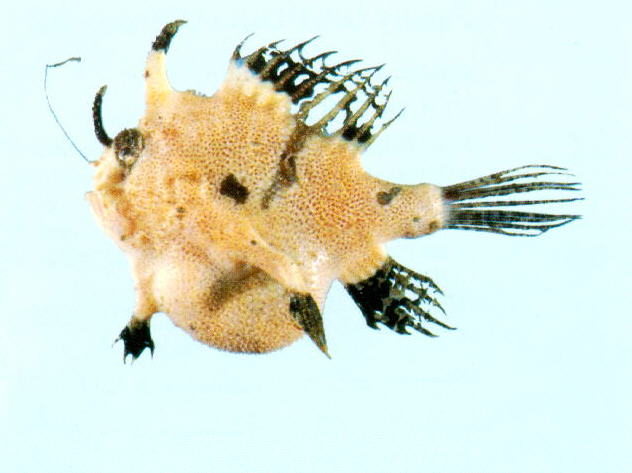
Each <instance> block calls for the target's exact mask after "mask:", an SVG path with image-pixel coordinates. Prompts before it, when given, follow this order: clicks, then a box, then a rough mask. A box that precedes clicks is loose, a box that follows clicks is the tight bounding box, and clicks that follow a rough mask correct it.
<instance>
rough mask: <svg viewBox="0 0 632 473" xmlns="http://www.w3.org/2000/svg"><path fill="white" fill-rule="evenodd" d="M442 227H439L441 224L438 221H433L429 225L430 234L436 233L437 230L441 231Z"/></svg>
mask: <svg viewBox="0 0 632 473" xmlns="http://www.w3.org/2000/svg"><path fill="white" fill-rule="evenodd" d="M440 226H441V225H439V222H438V221H437V220H433V221H432V222H430V223H429V224H428V232H429V233H432V232H436V231H437V230H439V227H440Z"/></svg>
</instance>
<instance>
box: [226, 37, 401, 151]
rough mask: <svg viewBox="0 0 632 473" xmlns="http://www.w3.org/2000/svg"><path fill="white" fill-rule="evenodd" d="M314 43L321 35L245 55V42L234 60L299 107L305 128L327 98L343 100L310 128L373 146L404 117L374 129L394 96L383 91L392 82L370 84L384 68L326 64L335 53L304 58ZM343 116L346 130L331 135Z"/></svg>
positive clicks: (343, 124) (237, 50)
mask: <svg viewBox="0 0 632 473" xmlns="http://www.w3.org/2000/svg"><path fill="white" fill-rule="evenodd" d="M316 38H317V36H316V37H313V38H311V39H309V40H307V41H304V42H302V43H299V44H297V45H295V46H293V47H291V48H289V49H285V50H282V49H279V48H277V46H278V44H279V43H280V42H281V41H275V42H272V43H270V44H268V45H266V46H263V47H261V48H259V49H257V50H255V51H254V52H252V53H250V54H248V55H245V56H242V55H241V48H242V45H243V43H244V41H245V40H244V41H242V42H241V43H239V45H238V46H237V47H236V48H235V51H234V52H233V55H232V59H233V61H235V62H236V63H237V64H239V65H241V66H244V67H247V68H248V69H249V70H250V71H251V72H252V73H253V74H256V75H257V76H259V78H260V79H261V80H263V81H267V82H271V83H272V84H274V88H275V90H276V91H278V92H285V93H287V94H288V95H289V96H290V98H291V100H292V103H294V104H295V105H299V110H298V113H297V114H296V118H297V119H298V120H301V121H302V122H304V123H306V122H307V120H308V119H311V118H313V117H312V115H313V114H314V113H315V111H314V109H315V108H316V107H317V106H318V105H319V104H320V103H322V102H323V101H324V100H325V99H326V98H328V97H332V96H337V97H340V98H339V99H338V101H337V102H336V103H335V105H333V106H332V107H331V108H330V109H329V110H328V111H327V112H325V113H324V114H323V115H322V116H321V117H320V118H318V119H317V120H315V121H314V123H313V124H312V125H309V126H310V127H311V128H312V129H314V130H315V131H318V132H321V133H323V134H326V135H332V136H340V137H342V138H344V139H346V140H347V141H355V142H356V143H358V144H362V145H364V146H365V147H366V146H369V145H370V144H371V143H372V142H373V141H375V138H377V136H378V135H379V134H380V133H381V132H382V131H383V130H384V129H386V128H387V127H388V125H390V124H391V123H392V122H393V120H395V118H397V117H398V116H399V115H400V113H401V112H400V113H398V114H397V115H396V116H395V117H394V118H392V119H391V120H389V121H388V122H386V123H383V124H382V126H381V127H379V128H378V129H376V130H374V129H373V125H374V124H375V122H376V120H377V119H378V118H380V117H381V116H382V114H383V112H384V109H385V108H386V105H387V103H388V100H389V98H390V95H391V94H390V92H386V91H384V88H385V86H386V85H387V83H388V80H389V79H388V78H387V79H386V80H383V81H381V82H379V83H376V84H373V83H372V82H371V81H372V79H373V76H374V75H375V73H376V72H378V71H379V70H380V69H381V68H382V66H375V67H365V68H360V69H353V70H350V66H351V65H353V64H355V63H357V62H359V60H350V61H343V62H339V63H337V64H334V65H332V66H329V65H327V63H326V59H327V58H328V57H329V56H331V55H332V54H335V53H336V51H327V52H324V53H321V54H319V55H317V56H313V57H309V58H306V57H305V56H303V49H304V48H305V46H307V45H308V44H309V43H311V42H312V41H314V40H315V39H316ZM246 39H248V38H246ZM358 99H360V100H359V103H360V104H359V106H357V107H355V108H352V103H353V102H355V101H356V100H358ZM340 114H343V117H344V118H343V122H342V125H341V126H340V127H339V128H338V129H336V130H333V131H328V130H327V126H328V125H329V124H330V123H331V122H333V121H334V120H335V119H336V117H338V116H339V115H340ZM363 118H364V120H363Z"/></svg>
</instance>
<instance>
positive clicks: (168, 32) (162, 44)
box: [151, 20, 186, 54]
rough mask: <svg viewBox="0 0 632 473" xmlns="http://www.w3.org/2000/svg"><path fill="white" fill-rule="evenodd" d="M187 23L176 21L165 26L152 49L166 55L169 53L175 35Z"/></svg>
mask: <svg viewBox="0 0 632 473" xmlns="http://www.w3.org/2000/svg"><path fill="white" fill-rule="evenodd" d="M185 23H186V21H184V20H176V21H173V22H171V23H169V24H167V25H165V27H164V28H163V29H162V31H161V32H160V34H159V35H158V36H156V39H155V40H154V42H153V44H152V45H151V49H152V50H153V51H162V52H164V53H165V54H166V53H167V51H168V50H169V45H170V44H171V40H172V39H173V37H174V36H175V34H176V33H177V32H178V28H180V26H182V25H183V24H185Z"/></svg>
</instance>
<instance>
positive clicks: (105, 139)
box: [92, 85, 112, 147]
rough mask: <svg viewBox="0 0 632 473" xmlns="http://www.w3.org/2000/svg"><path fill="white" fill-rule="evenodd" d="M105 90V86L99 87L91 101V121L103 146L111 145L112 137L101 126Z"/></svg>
mask: <svg viewBox="0 0 632 473" xmlns="http://www.w3.org/2000/svg"><path fill="white" fill-rule="evenodd" d="M106 90H107V86H105V85H104V86H103V87H101V88H100V89H99V91H98V92H97V94H96V95H95V96H94V102H92V122H93V124H94V134H95V135H96V137H97V140H99V143H101V144H102V145H103V146H108V147H109V146H111V145H112V138H110V137H109V136H108V134H107V132H106V131H105V128H104V127H103V116H102V114H101V108H102V106H103V95H105V91H106Z"/></svg>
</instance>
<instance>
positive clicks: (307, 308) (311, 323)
mask: <svg viewBox="0 0 632 473" xmlns="http://www.w3.org/2000/svg"><path fill="white" fill-rule="evenodd" d="M290 314H291V315H292V317H293V318H294V320H296V321H297V322H298V323H299V325H300V326H301V328H302V329H303V330H304V331H305V333H306V334H307V335H309V338H311V339H312V341H313V342H314V343H315V344H316V346H317V347H318V348H319V349H320V350H321V351H322V352H323V353H324V354H325V355H327V356H329V354H328V353H327V340H326V339H325V329H324V327H323V318H322V316H321V314H320V310H319V309H318V304H316V301H315V300H314V298H313V297H312V296H311V295H309V294H299V293H294V294H292V295H291V296H290Z"/></svg>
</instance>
